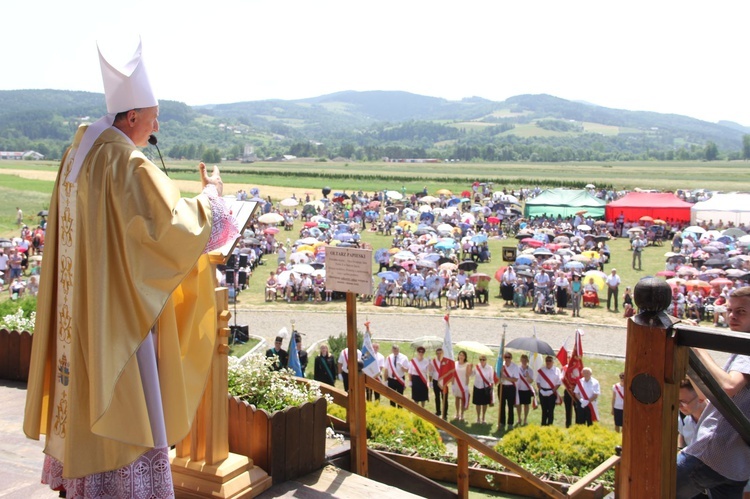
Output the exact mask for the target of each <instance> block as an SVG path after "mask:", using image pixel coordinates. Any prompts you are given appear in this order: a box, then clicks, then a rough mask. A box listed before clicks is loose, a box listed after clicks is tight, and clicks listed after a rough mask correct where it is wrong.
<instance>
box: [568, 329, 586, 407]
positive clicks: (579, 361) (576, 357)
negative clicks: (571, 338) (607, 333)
mask: <svg viewBox="0 0 750 499" xmlns="http://www.w3.org/2000/svg"><path fill="white" fill-rule="evenodd" d="M581 336H583V331H581V330H580V329H576V340H575V345H574V346H573V352H572V353H571V354H570V359H568V365H567V367H566V368H565V377H564V378H563V384H564V385H565V388H567V389H568V390H570V392H571V393H573V390H574V389H575V386H576V383H577V382H578V380H579V379H581V371H583V346H582V345H581Z"/></svg>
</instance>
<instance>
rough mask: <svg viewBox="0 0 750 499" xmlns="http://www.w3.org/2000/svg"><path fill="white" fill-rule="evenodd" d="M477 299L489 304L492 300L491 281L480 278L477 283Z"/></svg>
mask: <svg viewBox="0 0 750 499" xmlns="http://www.w3.org/2000/svg"><path fill="white" fill-rule="evenodd" d="M475 291H476V295H477V301H478V302H479V303H484V304H487V303H488V302H489V301H490V281H487V280H479V281H477V285H476V289H475Z"/></svg>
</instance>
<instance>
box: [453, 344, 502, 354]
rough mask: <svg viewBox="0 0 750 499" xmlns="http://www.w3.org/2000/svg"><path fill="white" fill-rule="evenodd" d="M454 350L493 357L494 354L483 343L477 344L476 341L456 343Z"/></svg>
mask: <svg viewBox="0 0 750 499" xmlns="http://www.w3.org/2000/svg"><path fill="white" fill-rule="evenodd" d="M454 349H455V350H465V351H467V352H470V353H475V354H477V355H493V353H494V352H493V351H492V349H491V348H490V347H488V346H487V345H485V344H484V343H479V342H478V341H459V342H458V343H456V345H455V348H454Z"/></svg>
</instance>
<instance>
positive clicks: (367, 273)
mask: <svg viewBox="0 0 750 499" xmlns="http://www.w3.org/2000/svg"><path fill="white" fill-rule="evenodd" d="M326 289H332V290H334V291H342V292H345V293H358V294H363V295H371V294H372V250H368V249H359V248H339V247H336V246H326Z"/></svg>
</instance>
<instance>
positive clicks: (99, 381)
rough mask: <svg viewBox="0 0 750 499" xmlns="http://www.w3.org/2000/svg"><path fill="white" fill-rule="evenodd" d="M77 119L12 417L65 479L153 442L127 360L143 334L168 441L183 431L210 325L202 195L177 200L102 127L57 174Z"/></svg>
mask: <svg viewBox="0 0 750 499" xmlns="http://www.w3.org/2000/svg"><path fill="white" fill-rule="evenodd" d="M84 129H85V127H81V128H79V130H78V132H77V134H76V137H75V139H74V142H73V145H72V146H71V148H70V149H69V150H68V151H67V152H66V155H65V157H63V160H62V163H61V167H60V171H59V172H58V176H57V182H56V184H55V188H54V192H53V196H52V201H51V206H50V210H49V211H50V213H49V217H50V218H49V223H48V227H47V238H46V239H47V244H45V248H44V265H43V269H42V276H41V283H40V286H39V298H38V305H37V321H36V328H35V332H34V343H33V351H32V362H31V370H30V373H29V383H28V394H27V399H26V414H25V421H24V432H25V433H26V435H27V436H29V437H30V438H34V439H39V436H40V434H45V435H46V444H45V450H44V452H45V453H46V454H48V455H49V456H52V457H54V458H56V459H57V460H58V461H60V462H62V463H63V476H64V477H65V478H75V477H82V476H86V475H91V474H95V473H101V472H104V471H110V470H115V469H118V468H121V467H123V466H126V465H128V464H130V463H131V462H133V461H134V460H136V459H137V458H138V457H139V456H141V455H142V454H144V453H145V452H146V451H148V450H150V449H151V448H153V447H154V445H155V443H154V438H155V437H154V434H153V433H152V426H151V423H152V422H151V421H150V419H149V415H148V409H147V404H146V396H145V395H144V389H143V386H144V382H148V380H145V379H141V374H140V371H139V365H138V360H137V358H136V352H137V351H138V349H139V347H140V346H141V344H142V343H143V342H144V340H146V339H149V340H150V339H151V337H152V335H151V331H152V330H153V331H154V332H155V337H156V338H157V340H156V345H157V347H156V348H157V350H156V355H157V362H158V383H159V386H160V389H161V400H162V405H163V412H164V422H165V424H166V437H167V441H168V444H170V445H171V444H174V443H176V442H178V441H180V440H181V439H182V438H184V437H185V435H187V433H188V431H189V430H190V426H191V424H192V421H193V418H194V416H195V413H196V410H197V407H198V404H199V402H200V398H201V395H202V393H203V390H204V387H205V384H206V381H207V375H208V370H209V367H210V363H211V354H212V351H213V347H214V342H215V335H216V312H215V303H214V287H215V283H214V276H213V273H212V269H211V267H210V265H209V263H208V257H207V256H206V255H203V251H204V248H205V247H206V243H207V242H208V240H209V236H210V233H211V223H212V222H211V209H210V205H209V200H208V197H207V196H205V195H199V196H196V197H195V198H192V199H183V198H181V197H180V192H179V191H178V189H177V188H176V186H175V185H174V184H173V183H172V182H171V181H170V180H169V179H168V178H167V177H166V176H165V175H164V174H163V173H162V172H161V171H160V170H159V169H158V168H157V167H156V166H155V165H154V164H152V163H151V162H150V161H149V160H148V159H147V158H146V157H145V156H144V155H143V154H142V153H141V152H140V151H139V150H138V149H137V148H136V147H135V146H133V144H132V143H131V142H129V141H128V139H127V138H126V137H125V136H124V135H122V134H121V133H120V132H119V131H117V130H116V129H113V128H110V129H107V130H105V131H104V132H103V133H102V134H101V135H100V136H99V138H98V139H97V140H96V142H95V143H94V146H93V147H92V148H91V151H90V152H89V154H88V155H87V157H86V159H85V161H84V163H83V166H82V169H81V173H80V175H79V177H78V180H77V182H76V183H70V182H68V181H67V177H68V171H69V170H70V167H71V164H72V159H73V157H74V155H75V152H76V149H77V147H78V145H79V143H80V140H81V137H82V135H83V131H84Z"/></svg>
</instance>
